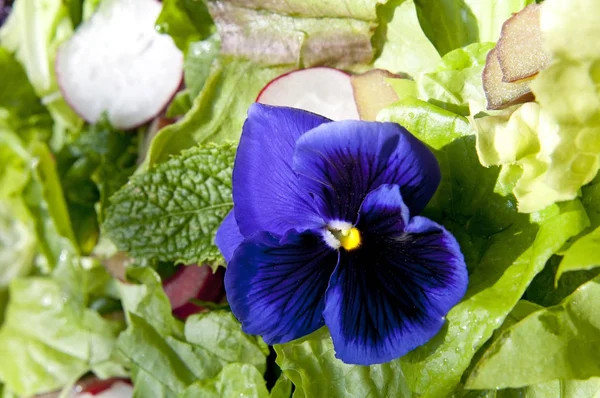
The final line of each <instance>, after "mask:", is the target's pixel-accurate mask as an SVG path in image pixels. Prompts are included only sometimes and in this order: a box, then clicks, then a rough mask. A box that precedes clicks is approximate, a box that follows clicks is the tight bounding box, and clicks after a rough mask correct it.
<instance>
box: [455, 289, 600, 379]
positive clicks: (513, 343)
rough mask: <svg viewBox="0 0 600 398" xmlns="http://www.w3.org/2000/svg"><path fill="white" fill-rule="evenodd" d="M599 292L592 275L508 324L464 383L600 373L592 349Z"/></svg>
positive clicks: (599, 332)
mask: <svg viewBox="0 0 600 398" xmlns="http://www.w3.org/2000/svg"><path fill="white" fill-rule="evenodd" d="M599 296H600V280H599V279H598V278H596V279H594V280H592V281H590V282H588V283H586V284H584V285H583V286H581V287H579V288H578V289H577V290H576V291H575V293H573V294H572V295H571V296H569V297H567V298H566V299H565V300H564V301H563V302H562V303H561V304H560V305H557V306H555V307H551V308H548V309H544V310H541V311H538V312H535V313H534V314H532V315H531V316H529V317H527V318H525V319H524V320H523V321H521V322H519V323H517V324H516V325H514V326H512V327H510V328H509V329H507V330H506V331H505V332H503V333H502V335H501V336H500V338H499V339H498V340H497V341H496V342H495V343H494V344H493V345H492V346H491V347H490V348H489V349H488V350H487V352H486V353H485V354H484V355H483V358H482V359H481V360H480V361H479V362H478V363H477V365H476V366H475V368H474V369H473V372H472V373H471V375H470V376H469V379H468V380H467V383H466V385H467V388H502V387H521V386H525V385H529V384H535V383H542V382H546V381H549V380H555V379H587V378H589V377H594V376H599V375H600V366H599V365H598V361H597V357H598V352H597V349H595V348H594V347H596V344H598V342H599V341H600V324H599V323H598V317H597V313H598V311H599V308H598V305H599V303H600V300H599ZM507 363H510V366H506V364H507Z"/></svg>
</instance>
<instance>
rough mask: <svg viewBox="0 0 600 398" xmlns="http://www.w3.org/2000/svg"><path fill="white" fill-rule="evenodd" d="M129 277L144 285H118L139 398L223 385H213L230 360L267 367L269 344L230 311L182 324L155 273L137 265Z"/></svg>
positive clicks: (123, 340) (124, 350)
mask: <svg viewBox="0 0 600 398" xmlns="http://www.w3.org/2000/svg"><path fill="white" fill-rule="evenodd" d="M128 275H129V276H130V277H132V278H133V279H135V280H137V281H140V282H142V284H139V285H138V284H130V283H120V284H119V290H120V291H121V295H122V297H123V308H124V310H125V311H126V313H127V319H128V324H129V327H128V329H127V330H126V331H125V332H124V333H122V334H121V335H120V337H119V343H118V347H119V350H120V352H121V354H122V355H124V356H125V358H127V360H128V362H129V366H130V367H131V372H132V378H133V381H134V386H135V391H134V396H135V397H154V396H162V397H175V396H177V395H178V394H180V393H182V392H183V391H184V390H185V389H186V388H187V387H189V386H190V385H191V384H192V383H195V382H198V381H200V382H202V385H203V386H204V387H205V388H209V389H210V388H213V387H214V388H219V387H218V386H216V385H215V386H213V384H215V383H217V384H219V383H221V381H220V378H219V377H218V375H219V373H220V372H221V371H222V370H223V368H225V367H226V366H227V365H229V364H239V365H244V364H247V365H251V366H253V367H256V368H257V369H258V372H260V373H259V374H261V373H262V372H264V371H265V368H266V356H267V354H268V349H267V347H266V345H265V344H264V343H263V342H262V341H261V340H259V339H257V338H255V337H251V336H248V335H245V334H244V333H243V332H242V331H241V325H240V324H239V323H238V322H237V321H236V320H235V318H234V317H233V315H232V314H231V313H230V312H228V311H223V310H218V311H211V312H207V313H202V314H197V315H193V316H191V317H189V318H188V319H187V321H186V323H185V325H183V323H182V322H181V321H179V320H177V319H175V318H174V317H173V316H172V315H171V307H170V305H169V302H168V299H167V297H166V295H165V293H164V291H163V290H162V288H161V284H160V277H159V276H158V275H157V274H156V272H154V271H153V270H152V269H151V268H137V269H135V268H134V269H131V270H130V271H129V273H128ZM213 378H214V379H213ZM211 379H213V380H211ZM263 383H264V381H263Z"/></svg>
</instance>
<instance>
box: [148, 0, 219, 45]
mask: <svg viewBox="0 0 600 398" xmlns="http://www.w3.org/2000/svg"><path fill="white" fill-rule="evenodd" d="M162 4H163V7H162V11H161V13H160V15H159V16H158V19H157V20H156V29H157V30H158V31H159V32H161V33H164V34H168V35H169V36H171V37H172V38H173V41H174V42H175V44H176V45H177V47H179V49H180V50H181V51H183V52H187V51H188V48H189V45H190V43H192V42H195V41H198V40H204V39H206V38H207V37H209V36H210V35H211V34H213V33H214V31H215V25H214V24H213V21H212V18H211V17H210V14H209V13H208V9H207V8H206V5H205V4H204V2H202V1H194V0H165V1H163V2H162Z"/></svg>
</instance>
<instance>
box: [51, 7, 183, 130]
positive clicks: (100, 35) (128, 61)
mask: <svg viewBox="0 0 600 398" xmlns="http://www.w3.org/2000/svg"><path fill="white" fill-rule="evenodd" d="M160 10H161V4H160V3H158V2H157V1H156V0H108V1H103V2H102V3H101V4H100V6H99V8H98V10H97V11H96V13H95V14H94V15H92V17H91V18H90V19H89V20H88V21H86V22H85V23H83V24H82V25H81V26H80V27H79V29H78V30H77V31H76V32H75V34H74V35H73V37H71V39H69V40H68V41H67V42H66V43H65V44H64V45H63V46H62V47H61V49H60V51H59V54H58V56H57V60H56V70H57V75H58V82H59V86H60V89H61V91H62V93H63V95H64V97H65V99H66V100H67V102H68V103H69V104H70V105H71V107H72V108H73V109H74V110H75V111H76V112H77V113H78V114H79V115H80V116H81V117H83V118H84V119H85V120H87V121H88V122H90V123H94V122H96V121H97V120H98V119H99V118H100V117H101V116H102V114H103V113H104V112H106V113H107V115H108V119H109V121H110V123H111V124H112V125H113V126H115V127H117V128H120V129H130V128H133V127H136V126H138V125H140V124H143V123H145V122H147V121H149V120H150V119H152V118H153V117H154V116H155V115H157V114H158V113H159V112H160V111H161V110H162V109H163V108H164V107H165V106H166V104H167V103H168V102H169V100H170V99H171V97H172V96H173V94H174V93H175V91H177V89H178V87H179V85H180V83H181V79H182V73H183V56H182V54H181V52H180V51H179V50H178V49H177V47H176V46H175V44H174V43H173V40H172V39H171V37H169V36H166V35H160V34H159V33H158V32H157V31H156V30H155V28H154V22H155V21H156V18H157V17H158V15H159V13H160Z"/></svg>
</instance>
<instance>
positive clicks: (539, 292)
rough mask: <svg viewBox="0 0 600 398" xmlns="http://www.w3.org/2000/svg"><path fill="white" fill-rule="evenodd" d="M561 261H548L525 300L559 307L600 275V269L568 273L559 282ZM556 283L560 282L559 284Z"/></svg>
mask: <svg viewBox="0 0 600 398" xmlns="http://www.w3.org/2000/svg"><path fill="white" fill-rule="evenodd" d="M561 260H562V257H560V256H553V257H552V258H551V259H550V261H548V263H547V264H546V266H545V267H544V269H543V270H542V272H540V273H539V274H537V275H536V277H535V278H534V279H533V281H532V282H531V284H530V285H529V287H528V288H527V291H526V292H525V295H524V298H525V299H527V300H529V301H531V302H534V303H536V304H539V305H542V306H544V307H551V306H554V305H558V304H559V303H560V302H561V301H562V300H564V299H565V298H566V297H567V296H569V295H571V294H573V292H574V291H575V290H576V289H577V288H578V287H579V286H581V285H583V284H584V283H586V282H588V281H590V280H592V279H594V278H595V277H596V276H598V275H600V269H595V270H576V271H570V272H567V273H566V274H564V275H562V276H561V278H560V279H558V280H557V279H556V274H557V271H558V267H559V264H560V263H561ZM555 281H558V284H557V283H555Z"/></svg>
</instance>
